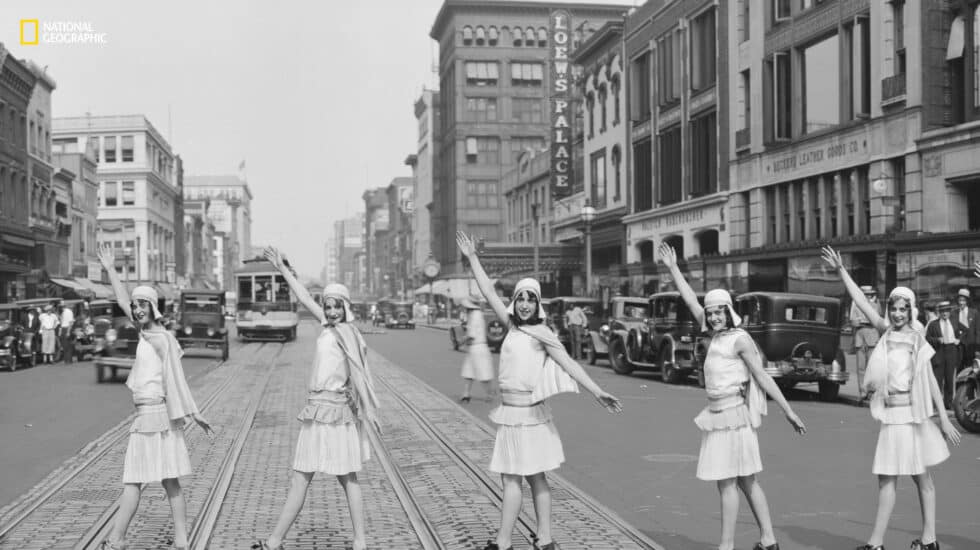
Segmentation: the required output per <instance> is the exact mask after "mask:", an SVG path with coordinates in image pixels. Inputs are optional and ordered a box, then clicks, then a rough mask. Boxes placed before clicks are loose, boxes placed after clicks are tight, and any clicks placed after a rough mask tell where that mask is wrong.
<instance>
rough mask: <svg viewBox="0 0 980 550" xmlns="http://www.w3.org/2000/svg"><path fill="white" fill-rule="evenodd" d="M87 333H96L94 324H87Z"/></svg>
mask: <svg viewBox="0 0 980 550" xmlns="http://www.w3.org/2000/svg"><path fill="white" fill-rule="evenodd" d="M85 334H86V335H87V336H91V335H93V334H95V326H94V325H85Z"/></svg>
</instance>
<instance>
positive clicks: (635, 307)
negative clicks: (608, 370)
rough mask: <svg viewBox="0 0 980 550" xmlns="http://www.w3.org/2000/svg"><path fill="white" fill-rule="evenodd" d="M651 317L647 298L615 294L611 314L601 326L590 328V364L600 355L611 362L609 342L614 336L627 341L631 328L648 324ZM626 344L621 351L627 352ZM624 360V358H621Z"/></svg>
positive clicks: (587, 355)
mask: <svg viewBox="0 0 980 550" xmlns="http://www.w3.org/2000/svg"><path fill="white" fill-rule="evenodd" d="M649 318H650V302H649V300H647V299H646V298H640V297H635V296H615V297H613V299H612V300H610V302H609V316H608V318H607V319H606V320H605V322H604V323H602V324H601V325H599V328H597V329H593V328H592V327H590V328H589V340H590V346H589V347H588V349H587V350H586V352H587V353H586V359H588V361H589V364H591V365H595V364H596V360H597V358H598V357H606V358H607V359H608V360H609V363H610V364H612V362H613V360H612V358H610V357H609V344H610V342H611V341H612V339H613V338H622V339H623V340H624V341H625V338H626V335H627V334H629V331H630V329H633V328H638V327H640V326H642V325H644V324H646V322H647V320H648V319H649ZM625 349H626V348H625V346H620V347H619V352H620V353H623V352H625ZM619 361H620V362H622V361H623V359H622V358H620V359H619Z"/></svg>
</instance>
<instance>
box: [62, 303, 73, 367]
mask: <svg viewBox="0 0 980 550" xmlns="http://www.w3.org/2000/svg"><path fill="white" fill-rule="evenodd" d="M60 321H61V327H60V328H61V335H60V336H61V360H62V361H64V362H65V363H74V362H75V350H74V345H73V343H72V338H71V332H72V328H74V326H75V312H73V311H72V310H71V308H70V307H68V304H66V303H64V302H62V303H61V320H60Z"/></svg>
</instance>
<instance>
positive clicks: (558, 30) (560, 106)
mask: <svg viewBox="0 0 980 550" xmlns="http://www.w3.org/2000/svg"><path fill="white" fill-rule="evenodd" d="M549 19H550V23H551V24H550V31H551V37H550V38H551V40H550V41H549V44H550V45H551V52H550V54H549V56H548V62H549V63H550V64H551V90H550V92H551V93H550V100H549V106H550V108H551V132H552V134H551V196H552V197H553V198H556V199H562V198H565V197H567V196H569V195H571V194H572V131H573V130H572V117H573V116H574V109H573V107H572V99H571V94H570V93H569V91H570V89H571V80H572V71H571V64H570V63H569V57H568V53H569V49H570V48H571V35H570V34H569V29H570V28H571V26H572V16H571V13H569V11H568V10H553V11H552V12H551V14H550V17H549Z"/></svg>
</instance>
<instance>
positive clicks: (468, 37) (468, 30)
mask: <svg viewBox="0 0 980 550" xmlns="http://www.w3.org/2000/svg"><path fill="white" fill-rule="evenodd" d="M471 44H473V27H463V45H464V46H469V45H471Z"/></svg>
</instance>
